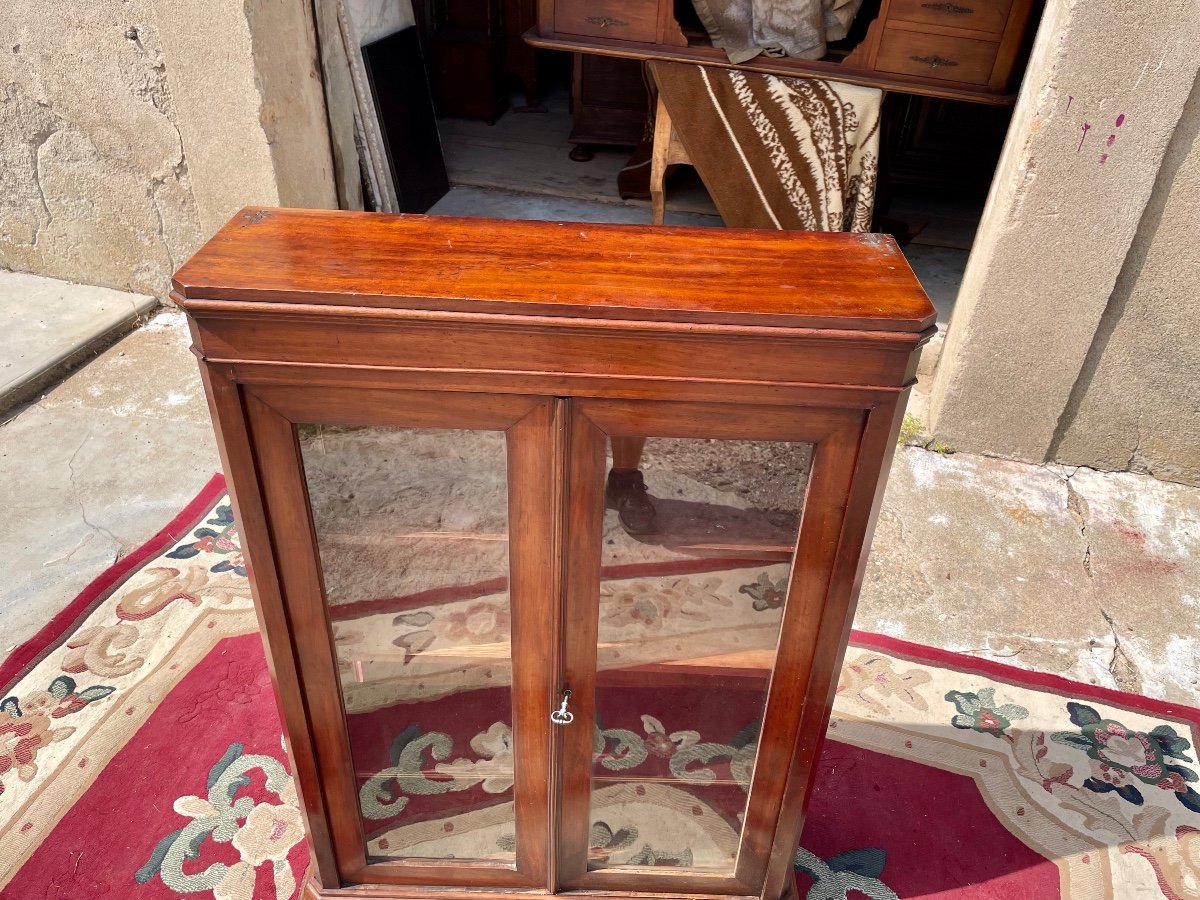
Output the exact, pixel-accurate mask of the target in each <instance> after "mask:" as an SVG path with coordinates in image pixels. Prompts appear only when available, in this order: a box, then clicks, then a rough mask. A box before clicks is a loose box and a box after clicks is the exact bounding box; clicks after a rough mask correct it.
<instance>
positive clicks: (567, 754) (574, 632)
mask: <svg viewBox="0 0 1200 900" xmlns="http://www.w3.org/2000/svg"><path fill="white" fill-rule="evenodd" d="M605 440H606V435H605V433H604V432H603V431H601V430H600V429H599V428H598V427H597V426H596V425H595V424H594V423H593V422H592V421H591V420H590V419H589V418H588V417H587V416H585V415H583V414H582V413H580V412H579V411H578V407H577V406H575V405H572V407H571V412H570V417H569V419H568V426H567V440H566V451H567V452H566V478H565V480H564V483H565V484H566V493H565V496H564V501H565V510H564V522H565V527H564V532H565V533H564V535H563V537H564V540H563V544H562V548H563V553H562V557H563V560H564V562H563V566H564V571H563V598H562V610H563V611H562V617H561V618H562V622H563V625H562V629H563V635H562V644H561V646H562V679H561V682H560V686H559V691H560V692H561V691H562V690H566V689H570V691H571V704H570V706H571V712H572V714H573V715H574V716H575V719H574V721H573V722H571V724H569V725H564V726H560V727H557V729H556V730H557V732H558V739H559V748H560V749H559V757H558V781H559V798H558V802H559V827H558V830H557V838H558V848H557V850H558V853H557V856H558V866H557V882H556V884H555V886H554V887H555V889H556V890H559V889H571V888H574V887H577V886H578V882H579V880H580V879H581V878H582V877H583V876H584V875H585V874H586V873H587V861H588V843H589V841H588V836H589V832H590V823H589V821H588V813H589V811H590V808H591V799H592V732H593V727H594V726H593V723H594V722H595V720H596V706H595V699H596V698H595V689H596V651H597V647H596V641H597V635H598V629H599V620H598V617H597V616H596V608H595V607H596V599H595V598H596V597H598V596H599V590H600V554H599V553H598V552H596V548H598V547H599V546H600V541H601V538H602V534H603V524H604V497H603V494H604V487H603V485H604V470H605V459H604V446H605V444H604V442H605Z"/></svg>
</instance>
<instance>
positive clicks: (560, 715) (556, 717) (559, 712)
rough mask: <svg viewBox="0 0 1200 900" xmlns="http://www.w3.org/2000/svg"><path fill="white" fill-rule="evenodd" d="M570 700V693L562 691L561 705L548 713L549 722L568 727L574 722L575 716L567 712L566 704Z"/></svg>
mask: <svg viewBox="0 0 1200 900" xmlns="http://www.w3.org/2000/svg"><path fill="white" fill-rule="evenodd" d="M570 700H571V692H570V691H563V698H562V703H561V704H560V705H559V707H558V709H556V710H554V712H552V713H550V721H551V722H553V723H554V724H555V725H570V724H571V723H572V722H574V721H575V714H574V713H570V712H567V703H568V702H570Z"/></svg>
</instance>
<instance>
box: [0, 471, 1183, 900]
mask: <svg viewBox="0 0 1200 900" xmlns="http://www.w3.org/2000/svg"><path fill="white" fill-rule="evenodd" d="M711 577H712V573H711V572H708V573H704V572H701V573H696V574H695V575H690V576H688V575H683V576H680V577H679V578H678V579H677V580H676V587H677V592H678V594H679V596H680V597H685V596H688V593H689V588H688V583H689V582H688V579H694V587H695V588H696V589H697V590H702V589H703V588H702V585H703V582H704V580H705V579H706V578H711ZM638 578H639V576H637V575H632V576H630V577H629V578H626V579H625V582H626V586H627V587H628V588H629V589H630V590H633V589H634V588H636V586H637V584H638ZM649 593H651V594H653V592H649ZM393 615H395V614H394V613H393ZM255 627H256V626H255V619H254V615H253V612H252V609H251V604H250V601H249V595H248V590H247V585H246V580H245V570H244V567H243V565H242V560H241V557H240V553H239V549H238V543H237V532H236V528H235V526H234V524H233V522H232V521H231V517H230V515H229V512H228V504H227V500H226V499H225V498H224V497H223V488H222V485H221V483H220V481H219V480H214V482H213V483H212V484H210V485H209V486H208V488H206V490H205V491H204V493H203V494H202V495H201V496H200V497H199V498H197V500H196V501H195V502H194V503H192V504H191V505H190V506H189V507H188V509H187V510H185V511H184V512H183V513H182V514H181V515H180V517H179V518H178V519H177V520H176V521H175V522H174V523H172V525H171V526H169V527H168V528H167V529H165V530H164V531H163V532H162V533H160V534H159V535H158V536H157V537H156V538H155V539H154V540H152V541H151V542H150V543H149V544H147V545H146V547H144V548H142V549H141V550H139V551H137V552H136V553H134V554H131V555H130V556H128V557H126V558H125V559H123V560H122V561H121V562H119V563H118V564H117V565H116V566H114V567H113V568H112V569H110V570H109V571H108V572H106V573H105V574H104V575H102V576H101V577H100V578H99V579H97V580H96V582H94V583H93V584H92V585H91V586H90V587H89V588H88V590H87V591H85V592H84V593H83V594H82V595H81V596H80V597H79V598H78V599H77V600H76V601H75V602H74V603H73V604H72V605H71V606H70V607H69V608H68V609H67V610H66V611H64V613H63V614H62V615H60V616H58V617H57V618H56V619H55V620H54V621H52V622H50V623H49V624H48V625H47V626H46V628H45V629H44V630H43V631H42V633H41V634H39V635H38V636H37V637H36V638H34V640H33V641H31V642H30V643H29V644H27V645H24V646H22V647H20V648H18V649H17V650H16V651H15V652H14V653H13V654H11V655H10V657H9V658H8V660H7V661H5V663H4V664H3V666H0V684H3V685H6V686H7V689H6V690H5V691H4V692H3V694H2V695H0V697H2V698H3V699H2V700H0V784H2V785H3V787H2V789H0V897H3V898H5V900H10V898H11V900H25V898H43V897H55V898H65V900H74V898H87V900H115V898H122V900H124V898H132V900H140V898H154V897H178V896H181V895H182V896H193V895H194V896H196V897H198V898H207V897H214V898H218V900H247V898H264V900H266V898H284V897H290V896H292V895H293V894H294V891H295V884H296V881H297V880H298V878H299V875H300V873H301V872H302V870H303V866H304V864H305V859H306V851H305V849H304V845H303V842H302V841H301V830H300V824H299V817H298V814H297V812H296V810H295V807H294V800H295V793H294V789H293V787H292V784H291V779H290V778H289V777H288V775H287V772H286V761H285V759H284V756H283V752H282V750H281V747H280V738H279V727H278V719H277V716H276V712H275V710H274V707H273V704H272V701H271V699H270V697H271V693H270V690H269V686H268V685H269V683H268V679H267V674H266V668H265V664H264V661H263V659H262V655H261V651H260V645H259V643H258V638H257V635H256V634H255ZM632 702H633V701H631V703H632ZM634 705H636V704H634ZM637 712H638V710H635V709H633V708H632V707H631V709H630V720H629V721H627V722H626V721H622V722H605V723H604V728H605V729H606V730H613V731H621V732H627V733H626V734H622V735H620V740H621V741H622V742H623V743H622V745H621V746H622V749H621V752H622V753H629V752H632V753H633V755H634V757H636V758H638V759H640V760H644V761H643V762H639V763H638V765H649V766H657V767H658V768H657V769H655V770H654V771H656V772H659V773H661V774H662V776H663V777H662V778H661V779H658V780H657V781H655V782H654V783H653V784H652V785H650V786H649V787H645V788H640V787H638V786H632V787H631V786H630V785H624V784H621V783H620V782H614V783H613V784H612V785H611V786H609V787H606V788H604V791H606V792H607V793H606V794H605V796H604V797H603V798H602V800H601V801H600V806H601V807H602V808H604V809H605V810H606V816H605V818H604V819H603V823H602V824H603V827H600V825H601V823H600V822H598V823H597V827H594V828H593V835H592V836H593V845H594V848H593V853H594V855H596V856H597V857H606V858H610V859H612V860H613V861H627V860H629V861H633V860H636V861H638V862H654V863H656V864H659V865H670V864H676V865H678V864H680V863H685V864H686V862H687V860H688V856H687V853H688V852H691V854H692V858H693V859H694V858H696V857H713V858H717V857H719V856H721V855H722V854H727V853H728V852H729V849H730V847H731V846H732V845H731V840H732V838H731V836H732V834H733V833H734V832H733V827H732V826H731V824H730V822H729V820H728V818H727V817H722V816H721V815H712V816H710V815H709V814H708V810H707V809H705V808H704V807H703V806H702V805H698V804H696V803H694V802H692V798H693V797H695V796H696V793H695V792H694V791H693V790H692V785H690V784H689V782H688V777H687V773H689V772H691V773H692V774H693V775H694V773H695V772H696V771H698V770H699V769H702V768H705V767H706V765H707V764H706V763H705V762H704V761H703V760H696V759H693V758H689V757H688V756H687V755H686V754H687V752H688V751H689V749H691V750H693V751H694V749H695V747H696V746H700V744H698V743H696V742H694V741H691V740H690V738H688V737H687V736H681V734H680V732H679V729H681V728H686V723H679V722H674V721H672V719H671V715H670V710H669V709H665V710H646V711H644V712H643V713H642V714H639V715H635V713H637ZM654 712H657V713H658V714H657V715H654V714H652V713H654ZM484 724H488V723H484V722H483V720H482V719H481V720H480V722H478V723H472V724H471V727H470V728H468V729H467V730H469V731H471V732H472V733H471V734H465V733H464V734H457V733H454V729H449V728H446V727H445V725H441V726H438V725H437V724H436V723H435V725H434V726H431V728H430V729H429V733H432V732H434V731H441V732H443V733H446V734H447V736H448V738H449V740H450V741H451V743H452V744H453V749H452V752H451V754H450V755H449V756H448V757H447V759H448V760H450V761H451V764H452V765H459V761H460V760H461V762H462V764H463V765H464V766H468V767H470V766H472V765H474V766H476V767H477V769H478V771H476V772H475V773H474V774H475V775H477V776H478V779H477V782H476V783H475V784H474V786H473V789H477V790H478V791H479V792H480V797H481V798H483V800H482V802H481V803H479V804H478V805H477V807H476V808H475V809H474V810H473V811H471V812H469V813H467V814H466V815H463V816H460V817H459V818H458V819H457V820H456V826H457V827H456V829H455V835H454V837H453V840H454V841H455V842H456V844H455V847H456V848H457V849H458V851H459V852H462V853H463V854H467V853H471V854H474V853H480V855H484V854H482V852H480V849H479V848H484V847H493V846H499V847H501V848H503V844H504V843H505V840H506V838H505V826H506V824H508V823H509V822H510V821H511V818H510V816H509V815H508V814H507V812H508V811H507V809H506V806H507V799H508V798H505V797H504V793H503V792H504V790H505V788H506V786H505V785H504V784H503V778H502V777H497V776H496V774H495V772H496V771H502V769H503V767H502V766H501V767H499V769H496V768H495V767H492V768H489V765H488V764H489V762H493V763H494V762H495V760H496V757H497V755H498V754H499V753H500V752H502V748H503V743H504V742H503V740H502V734H503V729H504V727H505V724H506V723H503V722H492V723H490V724H491V725H492V726H496V727H495V728H490V727H489V728H484V727H482V726H483V725H484ZM730 727H731V728H732V725H731V726H730ZM475 732H478V734H476V733H475ZM1198 733H1200V711H1197V710H1193V709H1188V708H1183V707H1177V706H1171V705H1168V704H1164V703H1160V702H1156V701H1151V700H1146V699H1144V698H1139V697H1133V696H1129V695H1124V694H1118V693H1116V692H1112V691H1106V690H1103V689H1099V688H1093V687H1086V686H1082V685H1077V684H1073V683H1070V682H1066V681H1063V680H1061V679H1057V678H1053V677H1049V676H1038V675H1031V674H1029V673H1025V672H1021V671H1018V670H1015V669H1011V668H1008V667H1005V666H1001V665H997V664H993V663H986V662H983V661H979V660H975V659H970V658H966V657H960V656H956V655H953V654H948V653H942V652H939V651H935V650H930V649H929V648H924V647H918V646H915V645H910V644H905V643H903V642H900V641H895V640H890V639H886V638H879V637H874V636H870V635H862V634H857V635H856V636H855V641H854V646H852V647H851V649H850V651H849V653H848V655H847V664H846V666H845V668H844V670H843V674H842V683H841V687H840V690H839V695H838V699H837V703H836V705H835V711H834V721H833V723H832V725H831V730H830V736H831V737H832V738H833V740H832V741H830V742H828V743H827V744H826V745H825V748H824V751H823V754H822V758H821V762H820V769H819V775H818V782H817V788H816V791H815V794H814V797H813V801H812V806H811V808H810V814H809V820H808V824H807V826H806V829H805V833H804V838H803V841H802V844H803V849H802V850H800V851H799V854H798V857H797V861H798V864H799V869H800V871H801V874H800V875H799V876H798V877H799V879H800V884H801V888H802V895H803V892H804V890H807V889H809V886H810V885H812V884H813V883H814V882H815V883H816V884H817V885H818V886H817V887H815V888H813V889H812V890H811V893H809V896H810V897H814V898H815V897H844V896H850V895H853V896H860V895H861V896H867V897H872V898H875V897H890V896H894V895H899V896H906V897H908V896H912V897H918V896H930V895H939V896H940V895H945V896H954V897H971V898H976V897H989V898H990V897H995V898H1000V897H1005V898H1008V897H1037V898H1041V897H1047V896H1070V897H1076V898H1084V897H1113V896H1116V897H1129V896H1146V897H1157V896H1165V897H1168V898H1176V897H1180V898H1182V897H1200V794H1197V793H1196V791H1195V790H1194V787H1193V783H1194V782H1195V781H1196V779H1197V776H1196V771H1197V765H1196V762H1195V760H1196V754H1195V748H1194V744H1195V742H1196V739H1197V734H1198ZM479 736H482V739H481V740H473V738H476V737H479ZM702 737H703V738H704V741H703V742H701V743H710V744H712V743H716V744H724V745H725V746H726V747H727V750H726V751H725V755H724V756H723V757H719V756H714V757H713V758H712V759H711V768H712V769H713V771H714V772H716V774H717V775H718V776H722V775H723V774H724V773H728V775H729V778H718V780H719V781H722V782H724V783H723V785H722V789H723V790H725V791H726V794H725V795H724V797H725V799H720V798H718V799H714V800H712V802H711V803H710V804H709V805H708V809H711V810H713V811H715V812H718V813H719V812H720V810H721V808H722V807H723V806H724V805H725V804H726V803H727V802H728V798H729V797H731V796H732V797H736V796H737V795H736V793H733V792H736V791H737V790H739V788H738V787H737V786H736V782H737V778H736V776H735V772H736V766H735V760H736V756H737V753H738V751H739V749H740V747H739V741H740V742H741V746H745V742H746V741H747V740H752V735H746V734H743V735H741V736H737V735H725V734H721V735H711V736H709V735H705V736H702ZM651 757H653V759H652V758H651ZM631 758H633V757H631ZM678 772H683V773H684V775H683V776H680V775H679V774H678ZM489 779H490V783H489ZM639 790H643V793H638V791H639ZM488 795H490V796H491V798H492V799H491V800H488ZM384 796H387V795H386V794H385V795H384ZM508 797H511V795H508ZM502 798H504V799H502ZM427 799H428V798H424V797H421V798H417V800H414V801H413V805H412V808H411V809H410V810H409V811H408V812H410V813H411V815H403V814H402V815H398V816H392V817H391V818H389V819H381V820H380V827H379V830H377V831H375V832H374V833H375V840H376V841H378V840H387V839H388V834H389V833H392V832H395V834H394V835H393V836H394V837H396V838H398V839H401V840H402V841H403V843H404V844H405V845H409V844H412V843H413V842H420V841H421V840H428V841H437V842H440V843H439V844H438V846H439V847H443V848H444V847H446V844H445V843H444V842H445V841H446V840H447V838H445V837H444V836H441V835H439V834H437V833H436V831H437V824H436V823H437V818H436V804H435V803H433V802H432V801H430V805H429V806H428V807H425V808H423V807H420V806H418V800H420V801H426V800H427ZM697 810H699V812H700V814H699V815H698V814H697ZM672 817H674V818H673V819H672V822H673V824H672V827H673V828H675V829H676V830H677V831H678V833H680V834H685V833H686V834H689V835H690V836H689V837H688V838H687V839H686V840H685V841H684V843H686V844H687V846H679V847H651V848H650V851H651V854H650V856H645V855H644V854H645V851H646V848H645V847H644V846H642V844H641V843H639V842H638V841H637V840H636V838H634V837H632V835H633V834H634V832H635V831H641V832H648V831H650V830H653V829H654V828H656V827H660V826H659V825H658V824H656V822H659V823H660V822H661V821H662V820H663V819H664V818H667V819H671V818H672ZM401 829H408V830H409V831H408V832H406V833H404V834H401V833H400V830H401ZM443 833H444V832H443ZM854 892H857V894H855V893H854Z"/></svg>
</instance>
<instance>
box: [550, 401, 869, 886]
mask: <svg viewBox="0 0 1200 900" xmlns="http://www.w3.org/2000/svg"><path fill="white" fill-rule="evenodd" d="M571 402H572V406H571V410H570V415H569V418H568V431H569V437H568V443H567V498H566V499H567V507H566V514H565V529H564V530H565V544H564V554H563V557H564V560H565V566H566V571H565V573H564V590H563V603H564V610H563V614H562V620H563V621H564V622H568V623H570V627H569V628H566V629H564V633H563V665H562V677H563V681H562V684H561V685H560V690H561V689H565V688H567V687H569V688H570V690H571V691H572V696H571V706H572V711H573V712H574V714H575V722H574V723H572V725H571V726H566V727H564V728H560V729H557V730H558V731H559V732H560V733H561V738H560V741H559V746H560V758H559V761H558V766H557V768H558V769H559V772H560V776H559V777H560V793H559V797H558V799H559V802H560V810H559V814H558V815H559V823H560V824H559V828H558V843H557V850H558V882H559V889H561V890H588V891H596V892H619V891H641V892H647V891H663V892H667V893H671V894H674V895H676V896H678V895H679V894H680V893H686V894H728V895H735V896H736V895H759V894H760V893H761V892H762V890H763V883H764V880H765V878H766V874H767V869H768V866H769V865H770V864H771V859H772V852H773V850H774V848H775V845H776V844H777V843H778V839H777V831H778V823H779V821H780V817H781V816H782V815H784V807H785V799H786V783H787V779H786V778H783V777H780V774H781V773H787V772H790V771H791V770H792V768H793V749H794V746H795V741H794V738H793V736H794V734H795V733H796V731H797V730H798V729H799V726H800V720H801V716H802V714H803V712H804V708H805V700H806V693H807V691H808V688H809V686H810V679H811V677H812V675H813V664H814V659H815V654H816V649H817V644H818V642H819V640H821V639H822V637H823V635H822V631H823V628H822V626H823V624H824V618H825V617H824V613H825V609H826V606H827V603H826V600H827V596H828V594H829V590H830V585H831V581H832V578H833V575H834V570H835V567H836V563H837V555H838V547H839V543H840V537H841V534H842V530H843V524H844V520H845V517H846V513H847V508H848V505H849V501H850V495H851V488H852V483H853V480H854V475H855V472H856V468H857V463H858V456H859V447H860V443H861V440H862V437H863V433H864V431H865V429H866V424H867V418H868V417H867V414H866V413H865V412H864V411H863V410H861V409H835V408H818V407H811V408H804V407H794V406H757V405H732V404H729V403H712V402H692V401H643V400H596V399H587V398H577V399H574V400H572V401H571ZM626 436H627V437H646V436H652V437H672V438H697V439H703V438H716V439H727V440H763V441H795V442H804V443H809V444H812V446H813V461H812V466H811V470H810V475H809V481H808V486H807V489H806V492H805V500H804V506H803V508H802V511H801V519H800V527H799V529H798V533H797V538H796V545H795V550H794V553H793V556H792V562H791V566H792V568H791V571H790V572H789V580H788V596H787V600H786V602H785V604H784V608H783V609H784V613H783V621H782V623H781V627H780V635H779V640H778V644H777V648H776V657H775V665H774V668H773V672H772V676H771V679H770V683H769V687H768V692H767V697H766V706H765V709H764V714H763V725H762V731H761V734H760V739H759V748H760V750H759V753H758V755H757V759H756V761H755V767H754V772H753V776H752V779H751V786H750V791H749V796H748V797H747V805H746V812H745V818H744V825H743V828H742V834H741V835H740V850H739V853H738V858H737V861H736V864H735V868H734V871H733V873H732V875H727V874H722V873H710V872H703V871H700V870H695V869H693V870H686V869H681V870H677V871H671V870H665V871H664V870H657V871H655V870H650V869H648V868H647V867H627V868H622V867H613V868H610V869H601V870H594V871H588V869H587V855H588V833H589V830H590V816H589V808H590V800H591V782H592V769H593V766H592V729H591V727H590V725H591V723H592V722H594V721H595V682H596V674H597V672H596V670H597V660H596V656H597V644H598V612H599V590H600V580H601V573H600V563H601V554H600V547H601V536H602V527H603V517H604V477H605V468H606V460H605V446H606V444H607V442H608V440H609V439H611V438H612V437H626ZM576 723H577V724H576ZM572 726H574V727H572Z"/></svg>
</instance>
